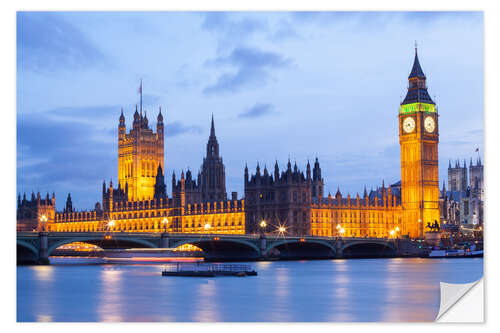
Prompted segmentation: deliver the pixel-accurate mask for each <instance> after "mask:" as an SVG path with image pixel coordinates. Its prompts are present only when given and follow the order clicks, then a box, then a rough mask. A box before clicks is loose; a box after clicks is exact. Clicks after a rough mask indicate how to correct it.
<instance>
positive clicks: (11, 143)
mask: <svg viewBox="0 0 500 333" xmlns="http://www.w3.org/2000/svg"><path fill="white" fill-rule="evenodd" d="M496 3H498V2H496V1H490V2H485V1H470V0H469V1H459V0H455V1H439V2H438V1H435V0H434V1H431V0H419V1H411V2H402V1H390V0H379V1H377V2H373V1H368V0H366V1H361V0H358V1H355V0H350V1H342V2H337V3H334V2H331V1H317V0H308V1H303V0H301V1H297V0H288V1H285V0H283V1H269V0H267V1H262V0H253V1H251V2H236V1H230V0H225V1H223V0H211V1H202V0H199V1H189V0H184V1H182V2H172V3H159V2H157V1H150V0H141V1H137V0H136V1H131V0H121V1H108V2H106V3H104V2H103V1H97V0H87V1H85V2H79V3H76V2H69V1H64V0H45V1H34V0H29V1H28V0H24V1H16V2H14V1H10V2H8V1H3V2H2V5H1V11H0V15H1V20H0V24H1V29H0V33H1V36H2V38H1V39H0V40H1V41H2V44H3V45H2V52H1V60H2V61H0V64H1V66H2V70H1V71H0V73H2V74H3V78H2V80H1V83H0V85H1V89H0V91H1V92H2V97H3V98H2V101H3V102H4V103H2V104H3V105H2V109H3V110H2V112H1V118H0V119H1V122H0V124H1V125H2V127H3V128H2V130H1V131H0V135H1V138H2V141H1V142H2V143H3V144H2V146H3V154H2V156H3V163H2V164H1V167H2V174H3V175H4V177H3V180H2V191H0V195H1V197H0V199H1V200H0V202H1V204H2V210H1V212H2V215H1V216H2V219H1V220H0V223H3V231H4V234H5V236H4V237H3V242H2V243H1V244H2V252H1V253H2V254H3V256H2V259H3V260H2V264H3V266H4V269H3V271H2V274H1V278H2V283H1V284H0V285H1V286H2V296H3V297H2V303H1V304H2V308H1V311H0V313H1V316H2V323H3V326H4V329H3V330H5V331H7V330H8V331H11V330H30V331H31V330H37V331H45V330H47V331H48V330H50V331H51V332H62V331H67V330H68V329H70V330H72V331H76V332H81V331H87V330H89V329H106V330H109V329H116V328H118V329H120V330H121V331H125V332H130V331H132V330H137V329H138V327H137V326H136V325H140V324H113V325H112V327H111V326H109V325H110V324H16V323H15V320H16V305H15V297H16V277H15V255H14V254H15V249H16V248H15V241H14V239H15V238H14V234H15V223H13V221H15V205H16V196H15V194H16V190H15V188H16V177H15V173H16V165H15V163H16V149H15V142H16V125H15V119H16V118H15V114H16V113H15V110H16V84H15V80H16V66H15V61H16V55H15V52H16V33H15V29H16V21H15V20H16V11H17V10H228V9H231V10H484V11H485V15H484V18H485V21H484V22H485V45H486V46H485V49H486V50H485V51H486V52H485V112H486V114H485V139H486V144H485V165H486V167H485V168H486V170H485V177H486V186H487V187H486V198H487V203H486V205H485V210H486V211H485V220H486V221H487V222H486V223H487V225H486V228H485V229H486V239H485V243H486V255H485V276H487V278H486V279H485V288H486V290H487V291H488V294H487V295H490V296H489V297H485V298H486V305H485V310H486V311H485V315H486V316H485V320H486V321H487V324H486V325H480V326H477V325H474V327H471V325H456V324H447V325H446V327H443V326H441V325H437V324H288V325H286V324H244V325H243V324H168V326H167V325H166V324H147V327H146V329H147V330H151V331H154V330H159V329H161V330H182V331H185V330H189V331H190V330H193V331H194V330H196V331H200V330H206V329H210V330H211V329H214V330H218V331H220V332H234V331H235V330H238V332H246V331H253V332H254V331H256V330H262V329H266V330H267V329H269V330H276V329H279V328H281V327H282V326H284V325H286V326H287V327H286V328H285V327H283V328H284V329H286V330H304V329H314V330H315V331H327V330H328V331H331V330H338V329H347V328H348V327H349V326H352V325H356V326H357V325H360V326H361V325H362V326H365V327H359V328H360V329H368V327H367V325H369V329H370V330H374V331H375V332H377V331H379V332H382V331H383V332H387V331H398V332H400V331H401V330H402V329H404V330H405V331H406V332H421V331H422V330H426V331H428V330H443V329H446V330H448V329H450V330H454V331H458V332H460V331H467V332H470V331H471V330H477V329H481V328H491V326H493V325H495V326H497V324H498V322H499V320H498V317H499V316H498V315H496V316H495V312H497V311H498V310H496V309H498V308H496V309H495V305H494V304H493V303H496V300H495V297H494V296H493V295H500V293H499V292H498V291H499V290H498V285H499V283H498V282H496V283H494V282H493V283H489V281H500V280H499V279H498V278H497V276H498V267H499V265H489V264H488V262H489V260H488V258H490V257H491V258H495V256H496V254H497V253H498V245H497V244H498V243H499V242H498V241H496V239H495V235H500V233H499V232H498V231H499V223H500V219H499V216H498V210H495V209H494V208H492V209H490V204H491V203H495V202H496V201H495V200H497V199H498V195H497V194H496V191H494V189H498V188H500V186H499V185H500V184H499V176H498V173H495V170H497V169H498V167H497V166H498V165H500V163H498V162H499V158H498V153H495V150H496V151H498V145H499V142H500V140H499V137H498V132H499V131H498V129H497V126H498V125H497V124H499V123H500V121H499V119H500V116H499V113H500V108H499V107H498V104H499V102H498V101H497V100H498V96H499V84H498V81H499V78H500V75H499V74H500V73H499V64H500V52H499V43H498V41H499V37H498V31H500V27H499V22H500V15H499V13H498V11H497V10H496V9H498V8H497V6H496ZM463 47H464V48H466V47H467V45H463ZM464 84H465V83H464ZM490 108H491V109H490ZM471 112H477V110H471ZM491 206H492V207H494V204H491ZM491 264H493V262H492V263H491ZM491 309H493V310H491ZM117 325H119V327H118V326H117ZM306 325H307V326H306ZM332 325H334V326H332ZM6 326H8V327H6ZM423 326H425V327H423Z"/></svg>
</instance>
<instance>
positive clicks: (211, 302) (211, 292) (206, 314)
mask: <svg viewBox="0 0 500 333" xmlns="http://www.w3.org/2000/svg"><path fill="white" fill-rule="evenodd" d="M216 294H217V288H216V286H215V281H214V280H213V279H208V280H207V281H206V282H205V283H200V284H199V285H198V290H197V293H196V296H197V297H196V301H195V312H194V313H193V319H192V320H193V321H211V322H213V321H218V316H217V304H216V302H215V296H216Z"/></svg>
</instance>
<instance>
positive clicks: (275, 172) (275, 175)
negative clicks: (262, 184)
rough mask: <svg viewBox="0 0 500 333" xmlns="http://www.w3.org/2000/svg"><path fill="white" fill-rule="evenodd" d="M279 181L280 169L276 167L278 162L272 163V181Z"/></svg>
mask: <svg viewBox="0 0 500 333" xmlns="http://www.w3.org/2000/svg"><path fill="white" fill-rule="evenodd" d="M279 179H280V168H279V166H278V160H276V163H274V181H278V180H279Z"/></svg>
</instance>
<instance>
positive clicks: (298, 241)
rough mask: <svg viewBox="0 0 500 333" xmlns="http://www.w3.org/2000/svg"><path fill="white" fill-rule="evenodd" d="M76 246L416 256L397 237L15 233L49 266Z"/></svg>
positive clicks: (285, 255)
mask: <svg viewBox="0 0 500 333" xmlns="http://www.w3.org/2000/svg"><path fill="white" fill-rule="evenodd" d="M74 242H85V243H90V244H93V245H96V246H98V247H100V248H102V249H103V250H106V249H127V248H176V247H179V246H181V245H184V244H192V245H195V246H197V247H199V248H200V249H202V250H203V254H204V257H205V260H212V261H215V260H242V261H243V260H267V259H306V258H307V259H327V258H353V257H394V256H416V255H419V253H420V251H421V249H420V248H419V243H418V242H415V241H412V240H409V239H400V238H390V239H387V238H359V237H320V236H304V237H293V236H285V235H279V236H278V235H275V234H273V235H226V234H224V235H220V234H182V233H143V232H141V233H138V232H134V233H129V232H113V233H110V232H18V233H17V252H18V260H19V259H20V257H22V258H23V260H24V261H31V262H38V263H48V258H49V256H50V255H51V254H52V252H53V251H54V250H55V249H57V248H58V247H60V246H63V245H65V244H70V243H74Z"/></svg>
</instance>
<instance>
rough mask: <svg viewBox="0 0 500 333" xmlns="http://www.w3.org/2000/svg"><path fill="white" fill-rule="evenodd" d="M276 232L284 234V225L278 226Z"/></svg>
mask: <svg viewBox="0 0 500 333" xmlns="http://www.w3.org/2000/svg"><path fill="white" fill-rule="evenodd" d="M278 232H279V233H280V234H284V233H285V232H286V228H285V227H283V226H280V227H279V228H278Z"/></svg>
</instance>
